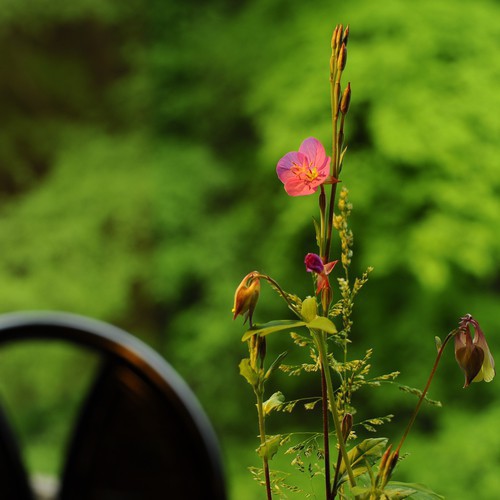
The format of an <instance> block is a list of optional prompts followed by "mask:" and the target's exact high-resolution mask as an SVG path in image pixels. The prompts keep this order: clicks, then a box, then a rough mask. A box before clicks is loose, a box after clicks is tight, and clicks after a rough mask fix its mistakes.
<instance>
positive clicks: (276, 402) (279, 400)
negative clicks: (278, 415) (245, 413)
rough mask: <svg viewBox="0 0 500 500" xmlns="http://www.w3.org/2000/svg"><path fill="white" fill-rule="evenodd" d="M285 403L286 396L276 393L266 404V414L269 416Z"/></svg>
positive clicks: (264, 406)
mask: <svg viewBox="0 0 500 500" xmlns="http://www.w3.org/2000/svg"><path fill="white" fill-rule="evenodd" d="M284 402H285V396H283V393H282V392H280V391H278V392H275V393H274V394H273V395H272V396H271V397H270V398H269V399H268V400H267V401H265V402H264V404H263V410H264V414H265V415H269V414H270V413H271V412H272V411H273V410H274V409H276V408H279V407H280V406H281V405H282V404H283V403H284Z"/></svg>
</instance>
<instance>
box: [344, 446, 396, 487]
mask: <svg viewBox="0 0 500 500" xmlns="http://www.w3.org/2000/svg"><path fill="white" fill-rule="evenodd" d="M386 445H387V438H373V439H365V440H364V441H361V443H359V444H358V445H357V446H355V447H354V448H352V449H351V450H349V452H348V454H347V455H348V457H349V462H350V463H351V469H352V472H353V474H354V477H358V476H360V475H361V474H364V473H365V472H367V471H368V467H371V466H372V465H374V464H375V463H376V462H377V461H378V460H379V459H380V457H381V456H382V454H383V452H384V450H385V447H386ZM339 476H340V479H339V484H341V483H343V482H344V481H346V480H347V479H348V477H347V472H346V469H345V463H344V462H343V461H342V464H341V465H340V469H339Z"/></svg>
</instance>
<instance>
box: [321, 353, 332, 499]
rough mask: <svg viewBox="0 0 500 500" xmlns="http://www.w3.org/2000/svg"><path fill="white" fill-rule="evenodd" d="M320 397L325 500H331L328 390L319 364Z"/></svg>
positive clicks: (322, 369) (323, 371) (322, 367)
mask: <svg viewBox="0 0 500 500" xmlns="http://www.w3.org/2000/svg"><path fill="white" fill-rule="evenodd" d="M321 397H322V402H323V408H322V413H323V448H324V449H325V490H326V495H325V499H326V500H331V498H332V497H331V487H332V483H331V476H330V429H329V425H328V388H327V384H326V375H325V367H324V366H323V363H321Z"/></svg>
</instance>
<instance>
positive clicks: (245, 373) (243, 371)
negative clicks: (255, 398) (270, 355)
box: [239, 358, 259, 386]
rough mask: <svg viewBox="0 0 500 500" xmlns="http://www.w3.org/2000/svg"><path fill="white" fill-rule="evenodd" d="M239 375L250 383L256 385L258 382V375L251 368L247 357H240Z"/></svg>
mask: <svg viewBox="0 0 500 500" xmlns="http://www.w3.org/2000/svg"><path fill="white" fill-rule="evenodd" d="M239 368H240V375H241V376H242V377H244V378H245V380H246V381H247V382H248V383H249V384H250V385H251V386H256V385H257V383H258V382H259V375H258V374H257V372H256V371H255V370H254V369H253V368H252V366H251V364H250V360H249V359H248V358H245V359H242V360H241V361H240V364H239Z"/></svg>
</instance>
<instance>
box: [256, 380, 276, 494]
mask: <svg viewBox="0 0 500 500" xmlns="http://www.w3.org/2000/svg"><path fill="white" fill-rule="evenodd" d="M254 391H255V396H256V397H257V413H258V415H259V436H260V444H261V445H262V446H265V444H266V426H265V416H264V402H263V391H262V390H260V388H259V387H255V388H254ZM262 464H263V467H264V476H265V479H266V494H267V499H268V500H271V499H272V498H273V496H272V493H271V476H270V474H269V460H268V458H267V455H266V452H265V450H264V453H263V457H262Z"/></svg>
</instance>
